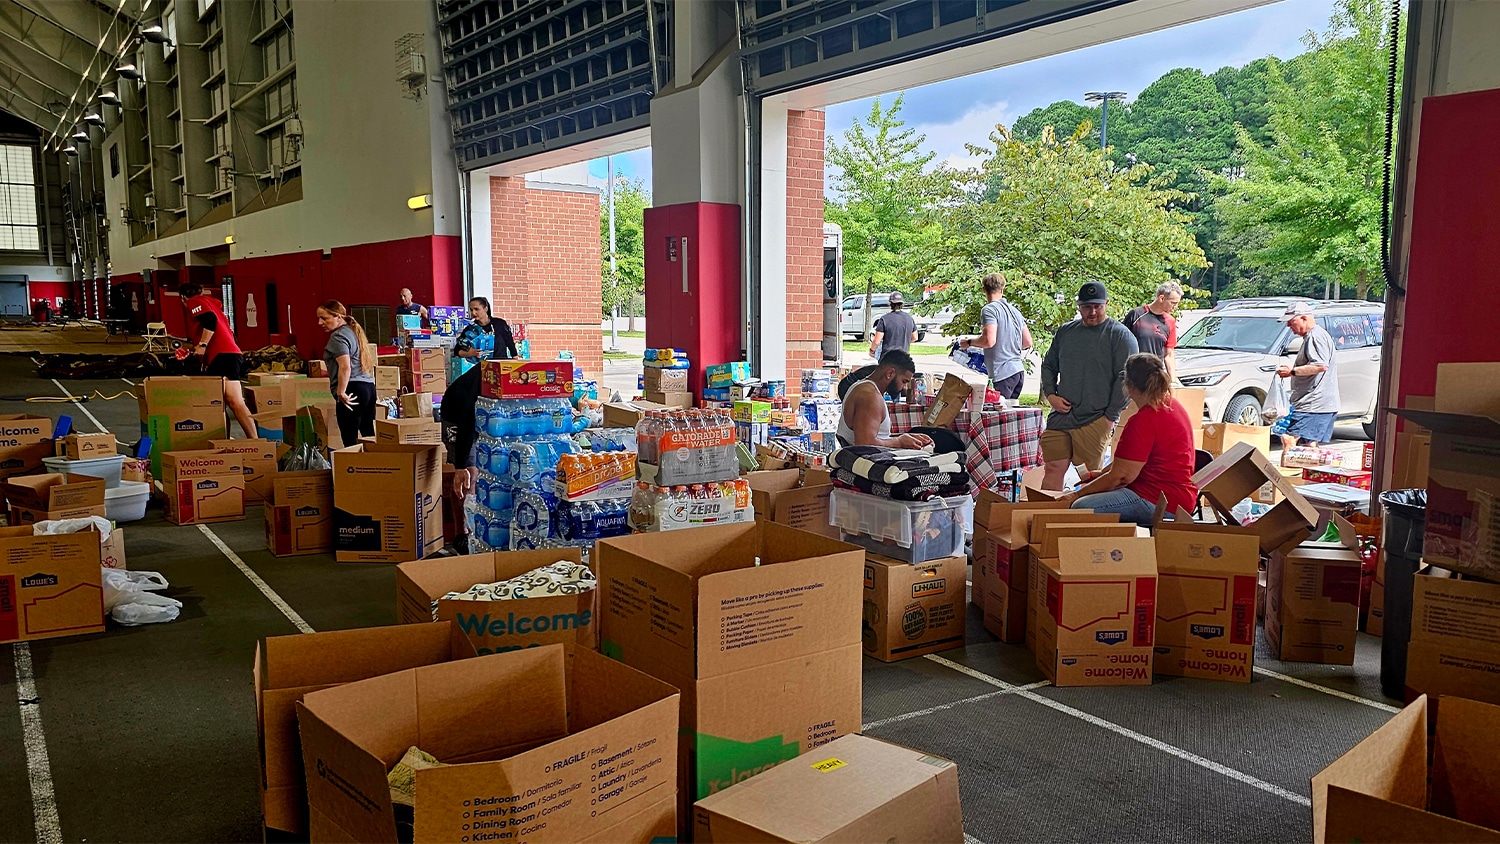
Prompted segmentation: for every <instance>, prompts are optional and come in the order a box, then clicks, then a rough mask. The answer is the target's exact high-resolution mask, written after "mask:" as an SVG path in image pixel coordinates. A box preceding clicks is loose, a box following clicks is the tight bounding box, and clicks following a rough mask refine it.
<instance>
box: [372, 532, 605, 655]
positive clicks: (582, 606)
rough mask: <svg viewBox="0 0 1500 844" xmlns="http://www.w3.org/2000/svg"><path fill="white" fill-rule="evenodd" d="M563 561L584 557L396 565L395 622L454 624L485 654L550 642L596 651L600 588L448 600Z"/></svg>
mask: <svg viewBox="0 0 1500 844" xmlns="http://www.w3.org/2000/svg"><path fill="white" fill-rule="evenodd" d="M560 560H562V561H567V562H570V563H582V562H583V553H582V551H580V550H579V549H577V548H554V549H546V550H537V551H510V552H506V551H496V552H491V553H489V554H470V555H468V556H463V557H439V558H436V559H431V560H413V561H411V562H406V563H402V564H401V565H399V566H396V620H397V621H399V622H401V623H403V624H431V623H432V622H433V621H434V620H437V621H452V622H453V623H454V624H456V625H458V629H459V630H462V631H463V633H464V635H465V636H467V637H468V638H469V641H470V642H473V643H474V649H475V650H476V651H478V652H479V653H481V654H491V653H503V652H505V651H518V650H521V649H522V648H535V647H539V646H541V645H551V644H562V645H581V646H582V647H583V648H584V649H585V650H594V649H595V646H596V644H597V641H598V637H597V636H596V635H595V634H596V632H597V630H598V627H597V625H595V624H594V616H595V607H594V599H595V597H596V596H597V595H598V593H599V590H598V588H594V589H589V590H587V591H584V592H577V593H573V594H556V595H538V596H534V597H530V598H521V599H517V600H508V601H463V600H457V599H453V598H446V599H445V598H443V596H444V595H447V594H448V593H450V592H463V591H465V590H467V589H468V588H469V587H470V586H473V585H475V584H478V583H494V582H496V581H499V580H509V579H511V578H513V577H519V576H521V575H523V574H525V573H527V572H529V571H531V570H532V569H535V568H538V567H541V566H547V565H551V564H553V563H555V562H558V561H560ZM434 604H436V608H434V606H433V605H434Z"/></svg>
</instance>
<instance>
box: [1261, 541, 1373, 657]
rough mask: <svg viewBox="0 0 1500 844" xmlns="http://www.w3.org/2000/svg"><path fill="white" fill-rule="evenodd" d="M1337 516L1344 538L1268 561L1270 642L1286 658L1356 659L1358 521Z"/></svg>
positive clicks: (1273, 650) (1276, 555) (1309, 544)
mask: <svg viewBox="0 0 1500 844" xmlns="http://www.w3.org/2000/svg"><path fill="white" fill-rule="evenodd" d="M1332 519H1333V520H1334V522H1335V523H1337V524H1338V527H1339V536H1340V537H1347V540H1346V541H1345V542H1344V543H1336V542H1311V541H1309V542H1304V543H1302V544H1301V545H1298V546H1296V547H1295V548H1292V549H1291V550H1289V551H1285V552H1282V551H1277V552H1275V553H1273V554H1272V555H1271V557H1270V560H1269V561H1268V562H1267V564H1266V619H1265V629H1266V644H1267V645H1269V646H1270V648H1271V653H1273V654H1276V655H1277V658H1278V659H1281V660H1282V661H1284V662H1316V663H1323V664H1326V665H1353V664H1354V643H1355V640H1356V638H1357V636H1358V629H1359V576H1360V566H1361V559H1360V554H1359V550H1358V547H1357V545H1356V544H1355V542H1356V541H1355V539H1354V536H1355V533H1354V527H1353V526H1352V525H1350V524H1349V523H1348V522H1347V521H1345V520H1344V519H1342V518H1340V517H1338V516H1333V517H1332Z"/></svg>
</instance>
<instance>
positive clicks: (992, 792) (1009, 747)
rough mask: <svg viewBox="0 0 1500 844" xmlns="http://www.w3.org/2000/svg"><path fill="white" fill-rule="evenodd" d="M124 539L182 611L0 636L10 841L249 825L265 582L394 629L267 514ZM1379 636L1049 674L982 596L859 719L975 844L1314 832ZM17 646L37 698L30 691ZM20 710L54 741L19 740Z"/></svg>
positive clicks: (186, 835)
mask: <svg viewBox="0 0 1500 844" xmlns="http://www.w3.org/2000/svg"><path fill="white" fill-rule="evenodd" d="M0 383H4V384H5V385H6V389H5V390H4V392H5V393H6V394H7V395H10V396H14V395H17V394H26V395H35V396H59V395H62V390H60V389H59V388H58V386H57V385H55V384H53V383H52V382H51V381H44V380H39V379H37V378H36V377H35V375H34V371H33V369H32V366H31V364H30V362H29V361H28V360H27V359H25V358H23V357H18V356H0ZM122 386H124V385H122V384H121V383H120V382H119V381H110V382H72V383H67V384H66V387H67V388H68V390H69V391H70V392H73V393H76V394H85V393H89V392H91V391H93V390H95V389H98V390H99V391H100V392H101V393H103V394H106V395H107V394H110V393H113V392H116V391H117V390H118V389H119V388H120V387H122ZM84 409H85V410H87V411H88V413H91V414H92V415H93V417H95V419H97V422H98V423H99V424H98V427H100V428H103V429H106V430H109V431H112V432H114V433H115V434H116V435H117V436H118V437H119V438H120V439H121V440H122V441H127V442H128V441H131V440H134V439H135V438H136V437H137V436H138V435H137V433H136V432H137V430H138V415H137V410H136V406H135V404H134V402H133V401H131V400H130V399H129V397H125V398H122V399H119V400H115V401H111V402H100V401H94V402H90V403H88V404H86V405H84ZM15 412H31V413H37V414H43V415H48V416H54V417H55V416H57V415H58V414H59V413H68V414H70V415H73V416H74V417H75V419H77V420H78V421H79V427H80V428H83V429H90V428H92V427H93V421H92V420H90V419H89V417H88V414H86V413H83V412H80V410H79V408H78V407H75V406H74V405H73V404H71V403H62V404H58V403H47V404H38V403H21V402H14V401H0V413H15ZM214 537H217V538H218V539H220V540H222V542H223V544H224V545H225V546H226V547H227V548H228V549H230V551H232V552H233V557H231V556H230V555H228V554H226V553H224V552H223V551H221V550H220V549H219V548H218V547H216V545H215V543H214V542H213V538H214ZM126 543H127V555H128V558H129V562H130V566H131V568H134V569H154V570H158V571H161V572H162V573H163V574H165V575H166V577H167V579H168V580H169V581H170V582H171V583H172V589H171V590H170V592H169V593H168V594H170V595H172V596H173V597H175V598H178V599H179V600H181V601H182V602H183V603H184V605H185V606H184V608H183V612H182V616H181V617H180V618H179V619H178V620H177V621H174V622H172V623H170V624H165V625H159V626H154V627H144V628H135V629H125V628H113V627H112V628H111V629H110V630H109V631H108V632H106V633H103V634H99V635H93V636H81V637H76V638H68V639H54V640H49V641H43V642H36V643H32V644H30V645H19V646H3V647H0V685H3V690H0V795H4V799H0V841H39V840H40V841H49V840H55V841H61V840H70V841H71V840H80V841H90V842H93V841H252V840H259V839H260V838H261V835H262V830H261V827H260V819H259V810H258V803H257V794H256V778H257V776H258V772H257V763H256V756H257V753H256V739H255V712H254V701H253V697H252V693H251V674H250V666H251V659H252V654H253V652H254V647H255V643H256V641H257V639H259V638H261V637H263V636H268V635H279V634H286V633H293V632H296V630H297V629H298V626H297V625H296V624H295V623H294V621H293V620H292V618H291V617H289V616H288V615H287V614H286V613H284V612H283V611H282V610H280V609H278V608H277V606H276V605H275V603H273V601H272V596H278V597H279V599H281V600H283V601H284V602H285V605H286V606H287V608H288V611H289V612H290V613H291V614H293V615H295V616H296V617H297V618H299V619H301V620H302V621H303V623H304V624H305V625H306V626H308V627H311V628H313V629H316V630H332V629H339V628H349V627H359V626H367V625H377V624H391V623H394V622H395V578H394V570H393V568H392V567H391V566H385V565H338V564H336V563H334V562H333V560H332V558H331V557H329V556H313V557H298V558H290V559H280V560H279V559H276V558H274V557H272V556H271V555H270V554H269V553H267V552H266V551H265V550H264V543H263V538H262V523H261V516H260V512H259V510H258V508H255V509H252V510H251V511H250V512H249V514H248V516H247V518H246V520H245V521H243V522H235V523H230V524H221V525H214V526H212V528H195V527H174V526H171V525H167V524H166V523H165V522H164V521H163V520H162V517H161V514H160V511H159V510H158V509H155V508H153V509H152V510H151V511H150V513H149V514H148V516H147V518H146V520H145V521H143V522H139V523H134V524H131V525H129V526H128V527H127V528H126ZM251 574H253V575H254V576H255V577H256V578H257V579H258V580H259V581H260V582H261V583H262V584H263V585H264V589H262V588H260V587H259V586H258V585H257V584H256V583H254V582H252V580H251V577H250V575H251ZM1379 645H1380V643H1379V640H1378V639H1374V638H1371V637H1366V636H1363V635H1362V636H1361V637H1360V641H1359V646H1358V650H1357V653H1356V658H1357V661H1356V664H1355V665H1354V666H1353V667H1332V666H1320V665H1304V664H1289V663H1280V662H1278V661H1276V660H1272V659H1269V658H1268V657H1267V656H1266V655H1265V653H1264V652H1262V653H1261V654H1259V655H1258V656H1257V669H1256V670H1257V673H1256V676H1255V679H1254V682H1252V683H1250V684H1248V685H1241V684H1228V683H1213V682H1207V681H1198V680H1186V679H1163V680H1160V681H1158V682H1157V683H1156V684H1155V685H1153V686H1150V687H1146V688H1094V689H1057V688H1053V687H1051V686H1048V685H1046V684H1045V683H1043V682H1042V681H1041V675H1040V674H1039V673H1038V672H1037V670H1036V668H1035V667H1034V665H1033V664H1032V659H1031V655H1030V653H1029V652H1028V651H1026V649H1025V648H1024V647H1022V646H1019V645H1004V644H1000V643H998V642H996V641H994V639H993V637H991V636H990V635H989V634H988V633H986V632H985V631H984V629H983V627H982V626H981V625H980V623H979V619H978V616H977V614H976V613H974V612H973V610H972V608H971V610H970V615H969V636H968V645H967V646H966V647H965V648H962V649H959V650H954V651H949V652H947V653H944V654H940V655H937V656H933V657H926V658H917V659H912V660H907V661H904V662H900V663H895V664H889V665H887V664H883V663H879V662H875V661H873V660H868V659H867V660H866V661H865V688H864V717H865V722H866V724H865V727H866V732H868V733H869V734H871V735H874V736H877V737H880V738H883V739H888V740H890V741H894V742H898V743H901V744H905V745H909V746H912V747H916V748H920V749H922V750H924V751H926V752H929V753H933V754H937V755H941V756H946V757H948V758H951V759H954V760H956V761H957V762H958V763H959V771H960V786H961V788H962V792H963V808H964V817H965V826H966V829H967V832H968V835H969V836H970V837H971V839H972V840H977V841H981V842H998V841H1004V840H1026V841H1093V840H1105V839H1108V840H1151V841H1184V842H1187V841H1202V840H1210V839H1211V840H1225V841H1305V840H1307V839H1308V837H1309V835H1310V817H1311V812H1310V810H1309V808H1308V804H1307V800H1308V793H1309V790H1308V778H1309V777H1311V776H1312V775H1313V774H1314V773H1315V772H1317V771H1318V770H1319V769H1321V768H1322V767H1323V766H1325V765H1327V764H1328V763H1329V762H1331V761H1332V760H1333V759H1335V758H1337V757H1338V756H1339V755H1340V754H1342V753H1343V752H1344V751H1346V750H1347V749H1348V748H1350V747H1351V746H1353V745H1354V744H1355V743H1357V742H1358V741H1359V740H1360V739H1362V738H1363V737H1364V736H1366V735H1368V734H1369V733H1370V732H1371V731H1373V730H1374V729H1375V728H1376V727H1378V726H1379V725H1380V724H1382V723H1384V721H1385V720H1386V719H1387V718H1388V717H1389V716H1390V714H1391V713H1392V712H1394V711H1395V704H1396V703H1397V702H1396V701H1390V700H1387V699H1385V698H1383V697H1381V694H1380V690H1379V681H1378V672H1379ZM1262 650H1263V647H1262ZM27 659H29V661H30V663H31V665H32V671H33V673H34V675H35V697H34V698H33V697H29V696H28V697H27V698H26V699H24V700H22V699H18V694H17V693H16V689H17V672H16V668H17V661H18V660H20V661H22V662H24V661H25V660H27ZM27 720H30V721H31V722H32V723H33V724H38V723H39V725H40V730H41V733H42V734H43V738H42V740H40V741H33V742H31V743H30V744H29V745H28V743H26V742H25V741H24V739H23V735H24V733H23V722H25V721H27ZM35 732H36V731H35V730H34V729H33V730H32V733H33V734H35ZM49 789H50V795H49ZM54 801H55V802H54ZM54 806H55V810H54V809H52V808H50V807H54ZM37 818H41V819H42V823H41V826H40V827H39V826H38V825H37V820H36V819H37ZM54 823H55V824H56V827H55V828H54V827H53V824H54Z"/></svg>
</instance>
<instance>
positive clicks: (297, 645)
mask: <svg viewBox="0 0 1500 844" xmlns="http://www.w3.org/2000/svg"><path fill="white" fill-rule="evenodd" d="M471 656H474V646H473V645H471V644H469V640H468V639H465V638H464V637H463V635H462V634H461V633H459V632H458V628H456V627H454V626H453V625H452V624H449V623H447V622H439V623H437V624H423V625H410V624H400V625H395V626H392V627H367V628H364V629H358V630H333V631H329V632H326V633H303V634H298V635H292V636H271V637H268V638H266V639H265V640H264V641H262V642H258V643H257V644H256V646H255V665H254V669H253V674H254V679H255V732H256V738H257V739H258V741H259V744H260V797H261V813H262V815H263V817H264V819H265V824H266V826H268V827H270V828H272V829H280V830H284V831H286V832H297V833H304V834H305V833H306V832H307V831H308V820H307V790H306V786H307V783H306V778H305V777H304V776H303V772H302V749H301V745H300V744H299V743H298V739H297V712H296V704H297V702H298V701H300V700H302V696H303V695H305V694H307V693H308V692H313V691H317V690H319V689H326V688H329V687H330V686H336V685H339V684H341V683H349V682H353V681H356V680H363V679H366V678H368V677H379V676H381V675H384V674H390V673H392V672H395V671H403V670H405V669H408V668H415V667H417V666H419V665H431V664H433V663H437V662H446V661H448V660H454V659H464V658H466V657H471Z"/></svg>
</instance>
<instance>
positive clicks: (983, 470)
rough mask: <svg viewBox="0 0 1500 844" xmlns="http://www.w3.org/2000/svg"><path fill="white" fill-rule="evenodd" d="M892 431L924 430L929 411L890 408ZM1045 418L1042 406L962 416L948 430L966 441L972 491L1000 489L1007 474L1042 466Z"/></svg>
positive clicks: (967, 463)
mask: <svg viewBox="0 0 1500 844" xmlns="http://www.w3.org/2000/svg"><path fill="white" fill-rule="evenodd" d="M887 407H888V408H889V410H890V414H891V430H892V431H894V432H897V433H903V432H906V431H910V430H911V429H912V428H917V427H921V425H922V413H923V411H925V410H926V408H923V407H918V406H916V405H888V406H887ZM1045 424H1046V416H1045V414H1043V412H1042V409H1041V408H1039V407H1014V408H1006V409H1004V410H984V411H980V412H978V413H960V414H959V415H958V418H957V419H955V420H953V424H951V425H949V426H948V427H949V428H951V429H952V430H953V432H954V433H956V434H958V437H959V439H960V440H962V441H963V444H964V451H965V454H966V455H967V457H966V458H965V460H964V464H965V468H967V469H968V471H969V491H970V493H972V494H976V495H977V494H978V492H979V490H981V489H998V487H997V485H996V479H997V478H999V477H1000V476H1001V475H1004V474H1006V473H1007V472H1014V471H1022V472H1024V471H1026V470H1027V469H1031V468H1033V467H1036V466H1040V465H1042V428H1043V427H1044V426H1045Z"/></svg>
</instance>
